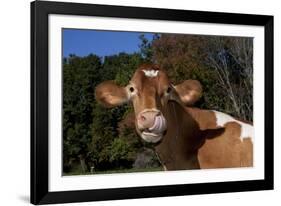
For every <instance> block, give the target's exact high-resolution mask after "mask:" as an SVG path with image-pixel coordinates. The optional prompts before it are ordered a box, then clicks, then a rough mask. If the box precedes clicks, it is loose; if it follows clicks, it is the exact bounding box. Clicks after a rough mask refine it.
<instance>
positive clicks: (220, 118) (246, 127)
mask: <svg viewBox="0 0 281 206" xmlns="http://www.w3.org/2000/svg"><path fill="white" fill-rule="evenodd" d="M213 112H214V113H215V116H216V119H217V125H218V126H221V127H222V126H224V125H225V124H226V123H228V122H236V123H238V124H239V125H240V126H241V134H240V139H241V141H243V139H244V138H251V139H252V141H254V127H253V126H252V125H250V124H247V123H244V122H241V121H238V120H236V119H234V118H233V117H231V116H230V115H228V114H225V113H222V112H218V111H213Z"/></svg>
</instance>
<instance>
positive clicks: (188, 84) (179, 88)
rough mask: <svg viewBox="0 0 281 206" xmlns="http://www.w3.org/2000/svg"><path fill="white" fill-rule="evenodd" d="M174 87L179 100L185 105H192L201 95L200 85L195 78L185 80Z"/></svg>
mask: <svg viewBox="0 0 281 206" xmlns="http://www.w3.org/2000/svg"><path fill="white" fill-rule="evenodd" d="M174 88H175V90H176V92H177V94H178V96H179V98H180V100H181V102H182V103H183V104H185V105H186V106H191V105H193V104H194V103H195V102H196V101H198V100H199V99H200V97H201V96H202V86H201V84H200V82H199V81H197V80H191V79H190V80H185V81H184V82H182V83H181V84H178V85H176V86H174Z"/></svg>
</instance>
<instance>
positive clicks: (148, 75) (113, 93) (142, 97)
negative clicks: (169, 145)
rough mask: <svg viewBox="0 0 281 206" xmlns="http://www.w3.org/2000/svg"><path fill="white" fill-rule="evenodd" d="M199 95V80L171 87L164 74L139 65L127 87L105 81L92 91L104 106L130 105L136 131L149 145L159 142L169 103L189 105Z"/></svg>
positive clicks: (153, 66) (155, 67) (187, 81)
mask: <svg viewBox="0 0 281 206" xmlns="http://www.w3.org/2000/svg"><path fill="white" fill-rule="evenodd" d="M201 94H202V87H201V84H200V83H199V82H198V81H196V80H186V81H184V82H183V83H181V84H178V85H172V84H171V83H170V81H169V79H168V76H167V74H166V73H165V72H164V71H163V70H161V69H160V68H159V67H158V66H156V65H142V66H140V67H139V68H138V69H137V70H136V72H135V73H134V75H133V77H132V79H131V80H130V82H129V84H128V85H127V86H126V87H121V86H118V85H117V84H115V83H114V82H113V81H105V82H103V83H101V84H99V85H98V86H97V87H96V90H95V95H96V99H97V101H98V102H99V103H101V104H102V105H104V106H105V107H114V106H118V105H122V104H124V103H126V102H132V104H133V107H134V111H135V117H136V118H135V125H136V130H137V132H138V134H139V135H140V136H141V137H142V138H143V139H144V140H145V141H147V142H152V143H156V142H158V141H160V140H161V139H162V137H163V136H164V134H165V132H166V130H167V120H166V118H165V116H164V115H163V114H164V112H163V111H164V110H165V107H166V106H167V104H168V102H169V101H176V102H178V103H179V104H181V105H185V106H190V105H192V104H194V103H195V102H196V101H197V100H198V99H199V98H200V97H201Z"/></svg>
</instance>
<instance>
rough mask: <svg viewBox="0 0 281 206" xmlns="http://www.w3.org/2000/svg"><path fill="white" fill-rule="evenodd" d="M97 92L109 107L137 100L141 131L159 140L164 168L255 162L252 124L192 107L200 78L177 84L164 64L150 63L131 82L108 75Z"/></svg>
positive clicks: (137, 122)
mask: <svg viewBox="0 0 281 206" xmlns="http://www.w3.org/2000/svg"><path fill="white" fill-rule="evenodd" d="M95 95H96V99H97V101H98V102H100V103H101V104H102V105H104V106H106V107H114V106H118V105H122V104H124V103H127V102H132V104H133V107H134V111H135V126H136V131H137V133H138V134H139V136H140V137H141V138H142V139H144V140H145V141H147V142H151V143H155V151H156V153H157V155H158V157H159V159H160V161H161V163H162V165H163V167H164V169H165V170H179V169H199V168H227V167H250V166H252V165H253V126H252V125H250V124H248V123H245V122H242V121H238V120H236V119H235V118H233V117H231V116H229V115H227V114H224V113H221V112H217V111H212V110H202V109H198V108H194V107H192V105H193V104H194V103H195V102H196V101H197V100H199V99H200V97H201V95H202V87H201V84H200V83H199V82H198V81H196V80H186V81H184V82H183V83H181V84H179V85H175V86H174V85H172V84H171V82H170V81H169V79H168V76H167V74H166V73H165V72H164V71H163V70H162V69H160V68H159V67H158V66H156V65H148V64H147V65H142V66H140V67H139V68H138V69H137V70H136V71H135V73H134V75H133V77H132V79H131V81H130V83H129V84H128V85H127V86H126V87H121V86H118V85H116V84H115V83H114V82H113V81H105V82H103V83H101V84H100V85H98V86H97V87H96V90H95Z"/></svg>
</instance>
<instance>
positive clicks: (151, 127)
mask: <svg viewBox="0 0 281 206" xmlns="http://www.w3.org/2000/svg"><path fill="white" fill-rule="evenodd" d="M137 129H138V130H139V133H140V135H141V137H142V138H143V139H144V140H145V141H146V142H151V143H156V142H158V141H160V140H161V139H162V137H163V135H164V132H165V131H166V130H167V123H166V119H165V117H164V116H163V114H162V113H161V112H160V111H159V110H156V109H149V110H148V109H147V110H143V111H142V112H140V113H139V114H138V115H137Z"/></svg>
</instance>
